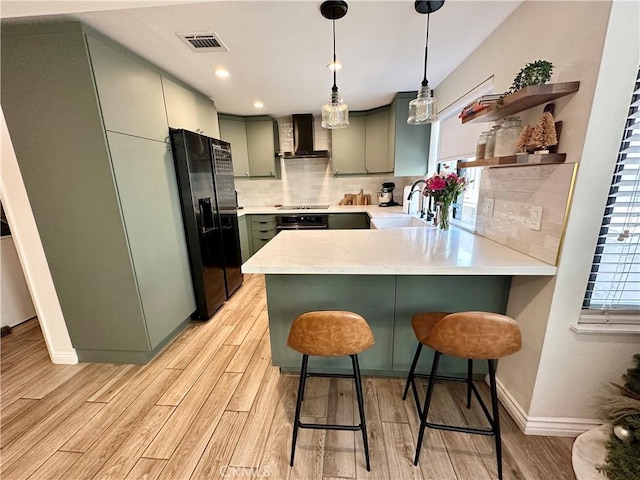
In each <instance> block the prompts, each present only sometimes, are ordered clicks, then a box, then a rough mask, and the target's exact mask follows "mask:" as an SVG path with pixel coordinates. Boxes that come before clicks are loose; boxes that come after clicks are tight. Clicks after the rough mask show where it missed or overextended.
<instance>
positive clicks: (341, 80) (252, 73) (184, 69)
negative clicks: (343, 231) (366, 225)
mask: <svg viewBox="0 0 640 480" xmlns="http://www.w3.org/2000/svg"><path fill="white" fill-rule="evenodd" d="M321 3H322V2H321V1H300V0H289V1H268V0H262V1H244V0H232V1H206V2H205V1H196V2H193V1H192V2H184V1H183V2H180V1H60V0H58V1H55V2H53V1H32V0H2V1H0V16H1V17H2V18H3V21H12V22H13V21H22V20H24V18H21V17H36V18H37V19H38V20H40V19H41V17H42V16H43V15H47V16H49V15H55V17H56V18H73V19H78V20H80V21H82V22H84V23H86V24H87V25H90V26H91V27H93V28H94V29H96V30H98V31H99V32H101V33H103V34H104V35H106V36H107V37H110V38H111V39H113V40H115V41H117V42H119V43H120V44H122V45H124V46H125V47H127V48H128V49H130V50H132V51H134V52H136V53H137V54H139V55H140V56H142V57H144V58H146V59H148V60H149V61H151V62H152V63H154V64H156V65H158V66H159V67H160V68H162V69H163V70H166V71H168V72H170V73H171V74H173V75H175V76H176V77H178V78H179V79H181V80H183V81H184V82H186V83H187V84H189V85H191V86H192V87H194V88H195V89H197V90H199V91H200V92H202V93H203V94H205V95H207V96H208V97H210V98H212V99H213V100H214V101H215V103H216V105H217V107H218V110H219V111H220V112H225V113H235V114H239V115H256V114H263V113H264V114H269V115H273V116H282V115H288V114H291V113H314V114H319V113H320V108H321V106H322V104H323V103H326V102H327V100H328V98H329V94H330V90H331V85H332V74H331V72H330V71H329V70H328V69H327V67H326V65H327V64H328V63H329V62H330V61H331V58H332V57H331V56H332V39H331V21H329V20H327V19H325V18H323V17H322V15H321V14H320V10H319V7H320V4H321ZM348 3H349V11H348V13H347V15H346V16H345V17H344V18H342V19H340V20H337V21H336V51H337V56H338V60H339V61H340V62H341V63H342V64H343V65H344V68H343V69H342V70H340V71H339V72H338V87H339V89H340V93H341V94H342V96H343V99H344V101H345V102H346V103H348V104H349V108H350V110H366V109H370V108H374V107H378V106H381V105H385V104H388V103H390V101H391V100H392V98H393V95H394V94H395V92H398V91H409V90H416V89H417V88H418V87H419V85H420V82H421V80H422V68H423V58H424V57H423V55H424V38H425V26H426V18H425V16H424V15H420V14H418V13H416V11H415V10H414V6H413V3H414V2H412V1H409V0H403V1H399V0H396V1H371V0H350V1H349V2H348ZM520 3H521V1H520V0H513V1H511V0H502V1H478V0H475V1H473V0H471V1H469V0H468V1H465V0H447V1H446V3H445V5H444V6H443V7H442V8H441V9H440V10H439V11H438V12H436V13H434V14H432V16H431V25H430V32H429V65H428V78H429V81H430V86H431V87H432V88H435V87H437V85H438V83H440V82H441V81H442V80H443V79H444V78H446V76H447V75H448V74H449V73H451V71H453V69H454V68H455V67H456V66H457V65H459V64H460V62H462V60H464V59H465V58H466V57H467V56H468V55H469V54H470V53H471V52H472V51H473V50H474V49H475V48H476V47H477V46H478V45H479V44H480V43H481V42H482V41H483V40H484V39H485V38H486V37H487V36H488V35H489V34H490V33H491V32H492V31H493V30H494V29H495V28H496V27H497V26H498V25H499V24H500V23H501V22H502V21H503V20H504V19H505V18H506V17H507V16H508V15H509V14H511V12H513V10H515V9H516V8H517V7H518V5H519V4H520ZM49 18H51V17H49ZM200 32H215V33H217V34H218V35H219V36H220V38H221V39H222V41H223V42H224V43H225V44H226V46H227V47H228V48H229V52H221V53H196V52H194V51H192V50H191V49H190V48H189V47H187V46H186V45H185V44H184V43H183V42H182V41H181V40H180V39H179V38H178V37H177V36H176V34H177V33H200ZM218 67H224V68H226V69H227V70H229V72H230V77H229V78H228V79H220V78H217V77H216V76H215V75H214V74H213V71H214V70H215V69H216V68H218ZM257 100H260V101H262V102H263V103H264V108H263V109H262V110H260V111H259V110H256V109H255V108H254V107H253V103H254V102H255V101H257Z"/></svg>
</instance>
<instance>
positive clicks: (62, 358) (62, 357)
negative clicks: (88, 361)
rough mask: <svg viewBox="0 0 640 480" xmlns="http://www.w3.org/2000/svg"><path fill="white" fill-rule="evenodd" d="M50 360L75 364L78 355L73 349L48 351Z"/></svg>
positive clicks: (60, 363) (64, 363)
mask: <svg viewBox="0 0 640 480" xmlns="http://www.w3.org/2000/svg"><path fill="white" fill-rule="evenodd" d="M50 357H51V362H52V363H55V364H59V365H75V364H76V363H78V355H77V354H76V351H75V350H68V351H60V350H58V351H56V352H50Z"/></svg>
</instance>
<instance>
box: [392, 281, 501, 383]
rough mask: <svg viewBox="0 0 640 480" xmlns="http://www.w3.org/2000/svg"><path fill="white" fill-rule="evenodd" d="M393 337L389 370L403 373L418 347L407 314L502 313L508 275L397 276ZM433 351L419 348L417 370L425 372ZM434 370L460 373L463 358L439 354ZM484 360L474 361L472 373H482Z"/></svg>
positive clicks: (485, 368) (430, 362) (429, 366)
mask: <svg viewBox="0 0 640 480" xmlns="http://www.w3.org/2000/svg"><path fill="white" fill-rule="evenodd" d="M397 278H398V282H397V294H396V299H395V302H396V303H395V325H394V329H393V331H394V336H393V370H394V371H399V372H407V371H409V368H411V362H412V360H413V356H414V354H415V351H416V347H417V346H418V341H417V340H416V336H415V334H414V333H413V328H411V317H412V316H413V315H415V314H416V313H419V312H463V311H472V310H480V311H487V312H496V313H504V312H505V311H506V307H507V296H508V293H509V286H510V284H511V277H498V276H484V275H482V276H453V275H452V276H449V275H446V276H433V277H426V276H425V277H423V276H413V275H411V276H398V277H397ZM432 360H433V350H432V349H430V348H427V347H423V349H422V353H421V354H420V362H419V363H418V368H417V370H416V371H417V372H420V373H429V371H430V370H431V364H432ZM438 371H439V372H442V373H447V374H454V375H458V374H464V373H465V372H466V371H467V363H466V360H462V359H459V358H455V357H451V356H448V355H443V357H442V359H441V360H440V365H439V367H438ZM486 372H487V362H480V361H478V362H475V364H474V373H486Z"/></svg>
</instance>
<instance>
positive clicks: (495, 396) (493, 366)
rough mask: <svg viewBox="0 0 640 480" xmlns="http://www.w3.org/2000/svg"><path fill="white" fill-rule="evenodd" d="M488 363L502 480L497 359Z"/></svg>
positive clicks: (497, 455)
mask: <svg viewBox="0 0 640 480" xmlns="http://www.w3.org/2000/svg"><path fill="white" fill-rule="evenodd" d="M488 363H489V386H490V388H491V406H492V407H493V425H492V426H493V431H494V435H495V439H496V459H497V461H498V480H502V440H501V439H500V414H499V411H498V392H497V389H496V360H488Z"/></svg>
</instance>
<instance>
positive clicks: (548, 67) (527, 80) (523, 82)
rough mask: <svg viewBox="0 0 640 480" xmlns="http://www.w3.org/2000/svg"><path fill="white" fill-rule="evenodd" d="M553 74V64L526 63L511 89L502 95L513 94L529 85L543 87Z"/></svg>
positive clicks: (540, 61)
mask: <svg viewBox="0 0 640 480" xmlns="http://www.w3.org/2000/svg"><path fill="white" fill-rule="evenodd" d="M552 72H553V64H552V63H551V62H547V61H546V60H536V61H535V62H533V63H527V64H526V65H525V66H524V67H523V68H522V69H520V71H519V72H518V74H517V75H516V78H514V79H513V84H512V85H511V88H509V90H508V91H507V92H506V93H505V94H504V95H503V98H504V96H506V95H509V94H511V93H515V92H517V91H518V90H520V89H521V88H524V87H528V86H530V85H544V84H545V83H547V82H548V81H549V79H550V78H551V73H552Z"/></svg>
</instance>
